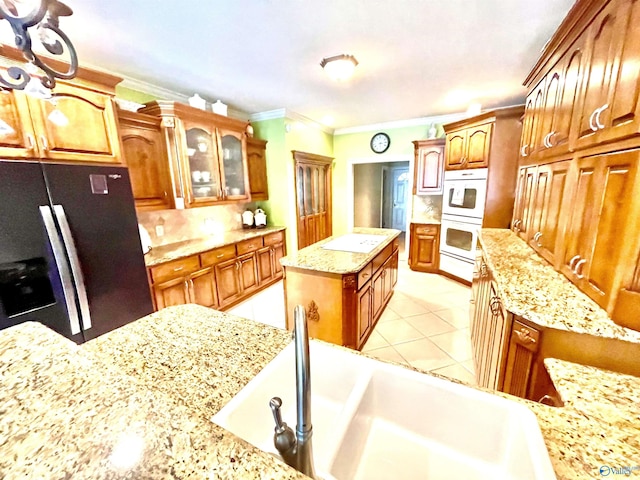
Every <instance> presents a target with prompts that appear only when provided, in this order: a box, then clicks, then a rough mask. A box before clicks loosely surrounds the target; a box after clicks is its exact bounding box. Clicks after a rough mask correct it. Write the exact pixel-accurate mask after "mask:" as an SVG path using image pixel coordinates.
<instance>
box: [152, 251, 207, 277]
mask: <svg viewBox="0 0 640 480" xmlns="http://www.w3.org/2000/svg"><path fill="white" fill-rule="evenodd" d="M199 268H200V260H199V258H198V256H197V255H194V256H192V257H187V258H181V259H179V260H173V261H171V262H166V263H162V264H160V265H158V266H155V267H151V268H150V271H151V279H152V281H153V283H157V282H161V281H163V280H166V279H170V278H174V277H176V276H185V275H188V274H190V273H193V272H195V271H196V270H198V269H199Z"/></svg>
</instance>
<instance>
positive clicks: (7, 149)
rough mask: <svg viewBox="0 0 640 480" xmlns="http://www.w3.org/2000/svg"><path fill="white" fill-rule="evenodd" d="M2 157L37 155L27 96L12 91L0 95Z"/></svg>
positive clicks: (0, 148)
mask: <svg viewBox="0 0 640 480" xmlns="http://www.w3.org/2000/svg"><path fill="white" fill-rule="evenodd" d="M0 120H2V122H4V124H0V157H2V158H34V156H35V155H37V153H36V152H37V148H36V141H35V132H34V130H33V125H32V123H31V115H30V112H29V105H28V101H27V97H26V95H25V94H24V93H22V92H17V91H11V92H7V93H5V94H3V95H0Z"/></svg>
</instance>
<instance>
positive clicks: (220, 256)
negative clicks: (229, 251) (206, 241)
mask: <svg viewBox="0 0 640 480" xmlns="http://www.w3.org/2000/svg"><path fill="white" fill-rule="evenodd" d="M222 257H224V253H221V254H220V255H216V258H222Z"/></svg>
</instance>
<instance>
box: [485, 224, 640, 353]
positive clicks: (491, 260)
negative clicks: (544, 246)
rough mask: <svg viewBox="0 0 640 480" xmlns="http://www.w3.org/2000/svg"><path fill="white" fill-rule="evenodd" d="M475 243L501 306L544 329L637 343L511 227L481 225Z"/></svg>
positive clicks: (639, 338) (639, 340) (637, 337)
mask: <svg viewBox="0 0 640 480" xmlns="http://www.w3.org/2000/svg"><path fill="white" fill-rule="evenodd" d="M480 243H481V245H482V250H483V251H484V253H485V258H486V260H487V264H488V267H489V269H490V270H491V273H492V274H493V276H494V278H495V280H496V284H497V285H496V286H497V289H498V293H499V295H500V298H501V300H502V302H503V304H504V306H505V308H506V309H507V310H509V311H510V312H512V313H514V314H515V315H520V316H522V317H524V318H526V319H528V320H531V321H532V322H534V323H536V324H538V325H540V326H542V327H547V328H555V329H558V330H567V331H570V332H576V333H584V334H588V335H595V336H599V337H604V338H614V339H618V340H625V341H628V342H634V343H640V332H637V331H635V330H631V329H628V328H624V327H621V326H619V325H617V324H615V323H614V322H613V320H611V318H609V316H608V315H607V312H606V311H605V310H603V309H602V308H600V306H599V305H598V304H596V303H595V302H594V301H593V300H591V299H590V298H589V297H587V296H586V295H585V294H584V293H582V292H581V291H580V290H579V289H578V287H576V286H575V285H573V284H572V283H571V282H570V281H569V280H568V279H567V278H566V277H565V276H564V275H562V274H561V273H558V272H556V271H555V270H554V268H553V267H552V266H551V265H550V264H549V263H548V262H547V261H546V260H544V259H543V258H542V257H540V256H539V255H538V254H537V253H536V252H535V251H534V250H533V249H532V248H531V247H529V245H527V243H526V242H525V241H524V240H522V239H521V238H520V237H518V236H517V235H516V234H515V233H513V232H512V231H511V230H506V229H497V228H483V229H482V231H481V233H480Z"/></svg>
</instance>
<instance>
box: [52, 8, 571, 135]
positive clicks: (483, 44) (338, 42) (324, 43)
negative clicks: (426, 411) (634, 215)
mask: <svg viewBox="0 0 640 480" xmlns="http://www.w3.org/2000/svg"><path fill="white" fill-rule="evenodd" d="M64 1H65V3H68V4H69V6H71V7H72V8H73V10H74V15H73V16H72V17H69V18H63V19H61V27H62V29H63V30H64V31H65V32H66V33H67V34H68V35H69V36H70V37H71V39H72V41H73V43H74V45H75V46H76V48H77V50H78V54H79V56H80V63H81V65H86V66H94V67H98V68H101V69H106V70H108V71H111V72H114V73H117V74H121V75H124V76H126V77H131V78H133V79H137V80H142V81H145V82H148V83H151V84H154V85H158V86H161V87H164V88H167V89H170V90H173V91H176V92H179V93H183V94H188V95H192V94H193V93H194V92H198V93H199V94H200V95H201V96H203V97H204V98H206V99H207V100H209V101H215V100H216V99H218V98H219V99H221V100H222V101H223V102H225V103H227V104H229V106H230V107H231V108H234V109H237V110H242V111H245V112H248V113H251V114H253V113H258V112H265V111H269V110H274V109H280V108H286V109H287V110H291V111H294V112H296V113H298V114H301V115H304V116H306V117H309V118H311V119H314V120H316V121H322V119H323V117H325V116H326V115H331V116H333V117H334V118H335V124H334V127H337V128H339V127H349V126H357V125H368V124H372V123H379V122H387V121H395V120H402V119H410V118H417V117H424V116H432V115H439V114H445V113H452V112H459V111H463V110H465V109H466V108H467V106H468V105H469V103H470V102H480V103H481V104H482V106H483V108H489V107H497V106H505V105H512V104H515V103H520V102H522V101H523V99H524V95H525V91H524V88H523V87H522V81H523V80H524V78H525V76H526V74H527V73H528V72H529V69H530V68H531V67H532V66H533V64H534V63H535V61H536V59H537V58H538V55H539V53H540V50H541V48H542V47H543V45H544V44H545V42H546V41H547V40H548V39H549V37H550V36H551V35H552V34H553V32H554V30H555V29H556V28H557V26H558V25H559V23H560V22H561V20H562V18H563V17H564V16H565V15H566V13H567V12H568V11H569V9H570V7H571V6H572V4H573V0H532V1H524V0H323V1H319V0H227V1H220V0H214V1H206V0H182V1H180V2H170V1H166V0H165V1H162V0H136V1H131V0H108V1H105V0H64ZM340 53H348V54H352V55H355V56H356V58H357V59H358V61H359V62H360V65H359V66H358V67H357V69H356V74H355V76H354V77H353V78H352V79H351V80H350V81H349V82H348V83H342V84H340V83H335V82H333V81H331V80H330V79H329V78H328V77H327V76H326V74H324V72H323V71H322V69H321V68H320V66H319V62H320V60H321V59H322V58H323V57H327V56H332V55H336V54H340Z"/></svg>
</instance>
